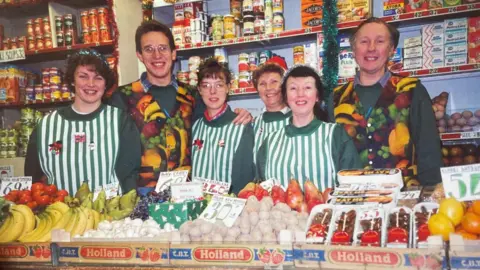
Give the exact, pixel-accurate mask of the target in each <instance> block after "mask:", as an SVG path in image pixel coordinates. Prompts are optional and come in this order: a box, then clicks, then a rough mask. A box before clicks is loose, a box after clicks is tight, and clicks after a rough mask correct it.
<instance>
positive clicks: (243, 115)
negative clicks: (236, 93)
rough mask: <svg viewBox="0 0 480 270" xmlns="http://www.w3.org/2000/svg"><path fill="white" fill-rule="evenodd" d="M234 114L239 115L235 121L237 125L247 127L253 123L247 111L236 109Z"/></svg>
mask: <svg viewBox="0 0 480 270" xmlns="http://www.w3.org/2000/svg"><path fill="white" fill-rule="evenodd" d="M234 112H235V114H237V117H235V119H233V123H234V124H235V125H240V124H241V125H247V124H249V123H250V122H252V121H253V117H252V115H251V114H250V113H249V112H248V111H247V110H245V109H240V108H236V109H235V110H234Z"/></svg>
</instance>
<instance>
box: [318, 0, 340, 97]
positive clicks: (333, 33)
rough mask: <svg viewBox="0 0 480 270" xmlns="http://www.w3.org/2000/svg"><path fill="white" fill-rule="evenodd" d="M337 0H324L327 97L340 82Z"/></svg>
mask: <svg viewBox="0 0 480 270" xmlns="http://www.w3.org/2000/svg"><path fill="white" fill-rule="evenodd" d="M337 21H338V9H337V0H324V1H323V22H322V27H323V51H324V52H325V53H324V56H323V82H324V84H325V96H326V97H327V96H328V95H329V94H330V93H331V92H332V91H333V89H334V88H335V87H336V86H337V84H338V52H339V49H338V43H337V35H338V27H337Z"/></svg>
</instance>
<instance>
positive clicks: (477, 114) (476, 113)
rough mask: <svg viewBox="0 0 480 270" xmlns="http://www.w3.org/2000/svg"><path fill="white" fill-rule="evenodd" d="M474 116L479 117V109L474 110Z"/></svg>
mask: <svg viewBox="0 0 480 270" xmlns="http://www.w3.org/2000/svg"><path fill="white" fill-rule="evenodd" d="M475 116H476V117H477V118H480V109H479V110H476V111H475Z"/></svg>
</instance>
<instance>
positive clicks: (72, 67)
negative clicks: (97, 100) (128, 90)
mask: <svg viewBox="0 0 480 270" xmlns="http://www.w3.org/2000/svg"><path fill="white" fill-rule="evenodd" d="M79 66H92V67H94V69H95V72H97V73H98V74H99V75H100V76H102V78H103V79H104V80H105V88H106V89H105V93H106V92H107V90H109V89H110V88H112V86H113V85H114V84H115V75H114V74H113V71H112V70H111V69H110V66H109V65H108V62H107V60H106V59H105V57H104V56H103V55H101V54H100V53H99V52H97V51H95V50H93V49H82V50H80V51H78V52H76V53H74V54H72V55H71V56H70V57H69V58H68V61H67V67H66V69H65V75H64V80H65V83H66V84H67V85H68V86H69V87H71V86H72V84H73V83H74V82H75V71H76V70H77V67H79Z"/></svg>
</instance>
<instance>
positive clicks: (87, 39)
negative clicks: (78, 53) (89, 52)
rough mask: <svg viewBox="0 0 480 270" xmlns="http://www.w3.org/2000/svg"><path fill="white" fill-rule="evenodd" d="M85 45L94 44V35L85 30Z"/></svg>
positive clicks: (83, 32)
mask: <svg viewBox="0 0 480 270" xmlns="http://www.w3.org/2000/svg"><path fill="white" fill-rule="evenodd" d="M82 37H83V43H85V44H89V43H92V35H90V31H88V29H85V30H83V31H82Z"/></svg>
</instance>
